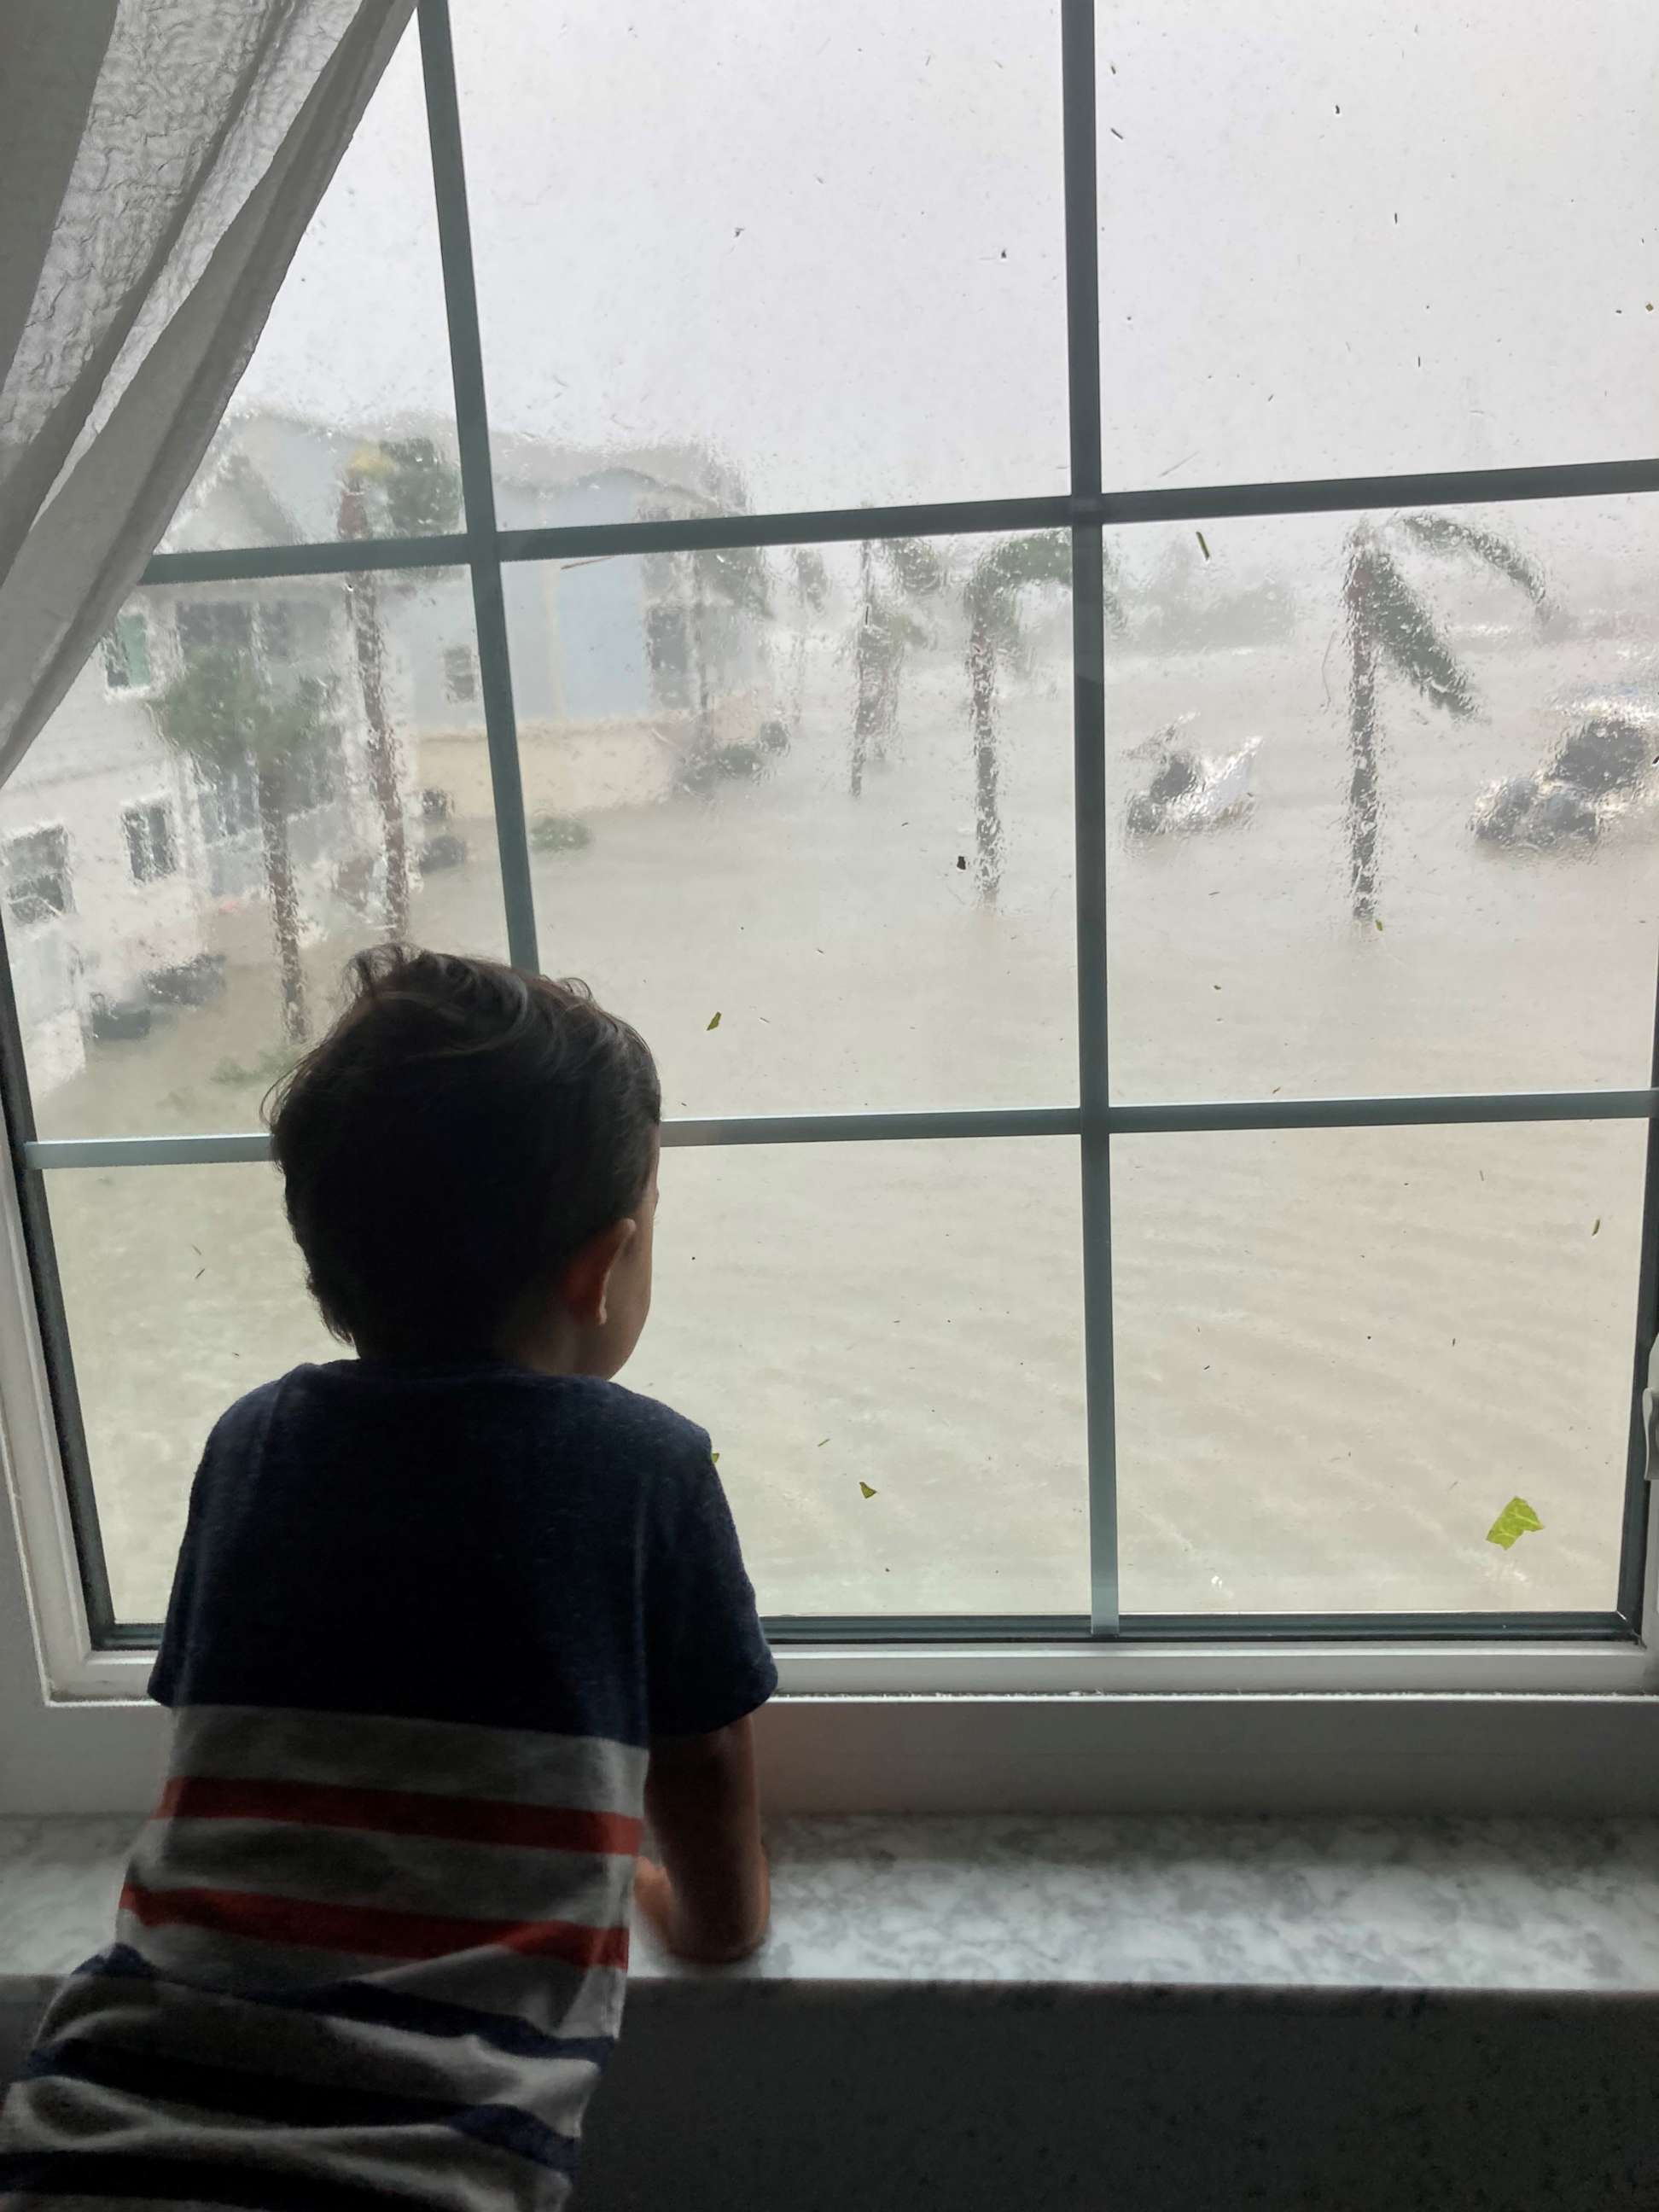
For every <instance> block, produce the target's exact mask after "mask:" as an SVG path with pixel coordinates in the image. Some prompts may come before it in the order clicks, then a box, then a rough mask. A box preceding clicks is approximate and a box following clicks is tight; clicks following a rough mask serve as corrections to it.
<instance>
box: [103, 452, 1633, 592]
mask: <svg viewBox="0 0 1659 2212" xmlns="http://www.w3.org/2000/svg"><path fill="white" fill-rule="evenodd" d="M1654 491H1659V460H1648V459H1634V460H1627V461H1567V462H1562V463H1553V464H1548V465H1544V466H1541V467H1536V468H1510V469H1439V470H1423V471H1411V472H1409V473H1407V474H1403V475H1397V476H1380V477H1317V478H1308V479H1304V480H1295V481H1287V482H1285V483H1249V484H1194V485H1185V484H1182V485H1176V486H1174V487H1171V486H1169V485H1164V486H1161V487H1160V486H1153V487H1150V488H1148V489H1141V490H1127V491H1101V490H1095V491H1092V492H1091V491H1087V490H1084V489H1076V490H1073V492H1071V493H1069V494H1067V493H1052V494H1045V495H1036V496H1033V497H1031V498H1029V499H1024V498H1016V499H970V500H941V501H915V502H913V503H912V504H910V505H908V506H898V507H805V508H801V509H799V510H798V511H794V512H782V511H779V512H775V513H766V514H725V515H684V516H680V517H678V518H677V517H672V516H670V517H667V518H665V520H660V521H653V522H588V523H570V524H566V525H563V526H559V527H556V528H552V527H550V528H548V529H543V530H498V529H496V528H495V526H494V523H493V520H492V521H491V523H490V525H489V527H488V528H481V527H474V526H469V528H468V530H467V531H466V532H465V533H452V534H450V535H447V536H444V537H438V538H364V539H362V540H356V541H354V542H353V543H352V544H349V546H348V545H346V544H334V543H331V544H305V545H256V546H246V547H215V548H212V549H207V550H202V551H200V552H194V553H157V554H155V555H154V556H152V557H151V559H150V561H149V563H148V565H147V566H146V568H145V569H144V572H143V575H142V576H141V577H140V578H139V582H140V584H183V583H191V584H203V583H229V582H234V581H240V580H247V579H252V578H257V577H261V576H312V575H331V574H337V573H338V574H343V573H344V572H345V570H346V569H347V568H351V569H352V570H356V569H361V568H453V567H456V566H459V564H460V563H461V562H464V561H466V560H469V559H475V560H476V559H483V560H488V559H489V557H490V556H491V554H492V552H493V554H494V556H495V558H496V559H497V560H498V561H501V562H512V561H556V560H560V559H588V558H591V557H592V556H593V555H595V554H607V553H608V554H613V555H618V556H620V555H623V554H629V553H681V552H694V551H698V550H721V549H724V548H726V547H728V546H739V545H812V544H817V545H824V544H839V543H847V544H854V543H857V542H858V541H860V539H863V538H922V537H951V536H958V537H975V536H979V535H982V534H985V533H987V532H998V531H1005V530H1011V531H1019V530H1063V529H1066V528H1067V527H1068V526H1073V525H1075V524H1079V523H1098V524H1100V525H1101V526H1103V527H1104V528H1107V529H1118V528H1122V527H1128V526H1133V525H1135V524H1139V523H1143V522H1216V521H1223V522H1225V521H1228V520H1243V519H1244V518H1246V517H1249V516H1251V515H1270V514H1332V513H1361V512H1364V511H1366V510H1368V509H1373V508H1384V507H1463V506H1483V505H1487V504H1497V503H1501V502H1504V501H1524V500H1553V499H1586V498H1595V497H1601V498H1613V497H1617V496H1621V495H1631V494H1637V493H1645V492H1654ZM492 505H493V488H492ZM469 516H471V507H469Z"/></svg>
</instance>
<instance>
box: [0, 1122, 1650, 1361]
mask: <svg viewBox="0 0 1659 2212" xmlns="http://www.w3.org/2000/svg"><path fill="white" fill-rule="evenodd" d="M1091 1119H1092V1120H1094V1121H1096V1122H1097V1124H1098V1126H1099V1127H1101V1128H1102V1129H1103V1131H1104V1132H1105V1133H1108V1134H1109V1135H1111V1136H1118V1137H1127V1136H1195V1135H1199V1134H1202V1133H1206V1132H1212V1131H1227V1130H1269V1129H1401V1128H1435V1127H1453V1126H1457V1125H1462V1124H1466V1123H1472V1124H1476V1125H1479V1124H1481V1123H1491V1122H1511V1121H1659V1086H1656V1087H1655V1088H1654V1089H1652V1090H1649V1091H1494V1092H1492V1093H1489V1094H1480V1093H1470V1094H1468V1095H1463V1094H1460V1093H1456V1092H1449V1093H1447V1094H1446V1095H1445V1096H1444V1097H1433V1096H1429V1097H1395V1098H1390V1097H1376V1098H1242V1099H1236V1100H1219V1101H1216V1102H1209V1101H1205V1100H1196V1101H1194V1102H1193V1103H1190V1104H1176V1105H1157V1106H1114V1105H1110V1104H1106V1105H1103V1106H1101V1107H1099V1108H1097V1109H1093V1112H1092V1115H1085V1111H1084V1109H1082V1108H1081V1107H1078V1106H983V1107H965V1108H962V1109H955V1110H952V1109H945V1110H943V1111H940V1112H937V1113H929V1112H926V1111H922V1112H917V1113H893V1114H884V1113H863V1112H856V1113H848V1114H753V1115H742V1116H738V1117H733V1118H729V1119H725V1120H707V1121H701V1120H696V1119H687V1120H684V1121H665V1122H664V1123H663V1127H662V1141H663V1145H664V1147H665V1149H666V1150H669V1151H674V1150H679V1149H696V1148H703V1149H708V1148H717V1147H720V1146H732V1145H854V1144H907V1143H916V1142H933V1141H939V1140H947V1141H948V1140H951V1139H974V1138H987V1137H1080V1136H1082V1135H1083V1134H1084V1133H1085V1128H1086V1127H1087V1126H1088V1123H1089V1121H1090V1120H1091ZM21 1151H22V1157H23V1160H24V1164H26V1165H27V1167H29V1168H31V1169H33V1170H37V1171H40V1170H54V1171H55V1170H61V1169H64V1168H144V1167H149V1168H165V1167H212V1166H234V1165H238V1164H245V1163H246V1162H249V1161H256V1162H257V1161H259V1160H264V1159H268V1158H270V1138H269V1136H268V1135H267V1134H266V1133H265V1132H264V1130H263V1129H248V1130H237V1131H229V1132H214V1131H204V1132H203V1133H200V1134H199V1135H184V1136H176V1137H40V1138H29V1139H26V1140H25V1142H24V1144H23V1146H22V1147H21ZM1656 1326H1659V1324H1656Z"/></svg>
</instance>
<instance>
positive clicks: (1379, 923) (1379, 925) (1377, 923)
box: [1376, 914, 1383, 929]
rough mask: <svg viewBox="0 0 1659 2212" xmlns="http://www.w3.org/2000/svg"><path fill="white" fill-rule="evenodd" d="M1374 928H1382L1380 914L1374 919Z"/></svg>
mask: <svg viewBox="0 0 1659 2212" xmlns="http://www.w3.org/2000/svg"><path fill="white" fill-rule="evenodd" d="M1376 926H1377V927H1378V928H1379V929H1381V928H1382V927H1383V917H1382V915H1380V914H1379V915H1377V917H1376Z"/></svg>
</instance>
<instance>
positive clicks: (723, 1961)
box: [634, 1859, 766, 1966]
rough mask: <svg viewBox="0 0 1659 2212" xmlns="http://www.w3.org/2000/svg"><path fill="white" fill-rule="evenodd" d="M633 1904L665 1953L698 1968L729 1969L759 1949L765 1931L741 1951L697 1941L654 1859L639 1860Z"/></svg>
mask: <svg viewBox="0 0 1659 2212" xmlns="http://www.w3.org/2000/svg"><path fill="white" fill-rule="evenodd" d="M634 1901H635V1904H636V1905H638V1907H639V1910H640V1917H641V1919H642V1920H643V1921H644V1922H645V1923H647V1926H648V1927H649V1928H650V1930H651V1932H652V1934H653V1936H655V1937H656V1939H657V1941H658V1942H659V1943H660V1944H661V1945H662V1947H663V1948H664V1950H665V1951H669V1952H671V1953H672V1954H673V1955H674V1957H675V1958H677V1959H687V1960H691V1961H693V1962H694V1963H695V1964H696V1965H697V1966H735V1965H736V1963H737V1962H738V1960H739V1959H746V1958H748V1957H750V1955H751V1954H752V1953H754V1952H756V1951H757V1950H759V1948H760V1947H761V1945H762V1944H763V1942H765V1941H766V1936H765V1931H764V1930H763V1931H762V1932H761V1934H760V1935H759V1936H757V1937H756V1939H755V1941H754V1942H751V1943H745V1944H744V1945H743V1946H742V1947H741V1948H734V1949H720V1948H716V1947H715V1946H714V1945H713V1944H709V1943H706V1942H702V1943H700V1942H697V1940H696V1937H695V1936H692V1935H691V1934H690V1930H689V1929H687V1927H686V1924H685V1919H684V1915H683V1914H682V1912H681V1911H680V1909H679V1900H678V1898H677V1897H676V1896H675V1894H674V1885H673V1883H672V1882H671V1881H670V1880H669V1878H668V1875H667V1872H666V1870H665V1869H664V1868H662V1867H659V1865H658V1864H657V1863H656V1861H655V1860H654V1859H641V1861H640V1863H639V1865H638V1866H637V1868H636V1869H635V1874H634Z"/></svg>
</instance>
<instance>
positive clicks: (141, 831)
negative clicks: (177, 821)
mask: <svg viewBox="0 0 1659 2212" xmlns="http://www.w3.org/2000/svg"><path fill="white" fill-rule="evenodd" d="M121 829H122V832H123V834H124V836H125V838H126V841H127V865H128V866H129V867H130V868H131V870H132V880H133V882H134V883H135V884H154V883H159V882H160V881H161V878H162V877H163V876H170V875H173V874H174V873H175V872H176V871H177V869H178V866H179V855H178V853H177V851H176V849H175V848H174V846H173V809H172V808H171V807H170V806H168V805H167V804H166V803H165V802H164V801H163V800H161V799H156V800H153V801H152V802H151V803H150V805H148V806H129V807H128V809H127V811H126V812H125V814H124V815H123V816H122V817H121Z"/></svg>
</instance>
